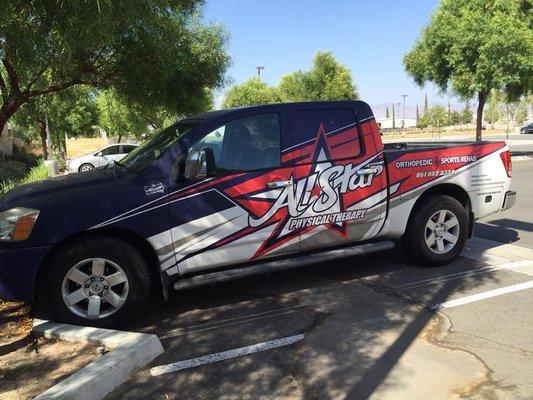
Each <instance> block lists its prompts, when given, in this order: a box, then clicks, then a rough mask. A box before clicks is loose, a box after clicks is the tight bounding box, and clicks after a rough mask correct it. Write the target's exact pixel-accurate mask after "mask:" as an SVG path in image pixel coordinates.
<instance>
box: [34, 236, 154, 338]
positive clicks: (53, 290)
mask: <svg viewBox="0 0 533 400" xmlns="http://www.w3.org/2000/svg"><path fill="white" fill-rule="evenodd" d="M40 282H41V284H40V286H39V300H38V302H39V305H38V309H39V308H42V309H44V311H45V313H46V314H47V315H48V316H49V317H50V318H52V319H53V320H54V321H60V322H66V323H70V324H75V325H91V326H97V327H106V328H115V327H118V326H120V325H121V324H123V323H124V322H125V321H126V320H132V319H134V318H135V317H136V316H137V315H138V313H139V312H140V310H141V309H142V308H143V306H144V305H145V303H146V301H147V299H148V296H149V293H150V287H151V286H150V272H149V268H148V264H147V262H146V260H145V258H144V257H143V255H142V254H141V253H140V252H139V251H138V250H137V249H136V248H134V247H133V246H131V245H130V244H128V243H127V242H125V241H122V240H120V239H115V238H111V237H102V238H89V239H82V240H80V241H78V242H75V243H74V244H72V245H70V246H68V247H66V248H64V249H62V250H60V251H59V252H58V253H57V254H56V255H55V256H53V257H52V259H51V260H50V262H48V263H47V265H45V266H43V270H42V271H41V273H40ZM67 303H68V304H67Z"/></svg>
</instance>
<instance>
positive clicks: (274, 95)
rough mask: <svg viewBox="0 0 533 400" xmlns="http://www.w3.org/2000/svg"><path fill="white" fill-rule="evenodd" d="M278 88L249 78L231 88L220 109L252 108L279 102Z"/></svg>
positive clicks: (257, 79)
mask: <svg viewBox="0 0 533 400" xmlns="http://www.w3.org/2000/svg"><path fill="white" fill-rule="evenodd" d="M281 101H282V100H281V95H280V93H279V90H278V88H276V87H273V86H269V85H267V84H266V83H265V82H263V81H262V80H261V79H259V78H251V79H248V80H247V81H246V82H243V83H241V84H240V85H235V86H233V87H231V88H230V89H229V90H228V92H227V93H226V97H225V98H224V101H223V102H222V107H224V108H231V107H240V106H253V105H258V104H269V103H279V102H281Z"/></svg>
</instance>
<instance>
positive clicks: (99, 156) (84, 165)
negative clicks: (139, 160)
mask: <svg viewBox="0 0 533 400" xmlns="http://www.w3.org/2000/svg"><path fill="white" fill-rule="evenodd" d="M137 146H138V145H136V144H129V143H118V144H111V145H109V146H106V147H103V148H101V149H99V150H97V151H95V152H94V153H90V154H86V155H84V156H80V157H75V158H71V159H69V160H68V161H67V164H68V171H69V172H85V171H90V170H92V169H95V168H97V167H102V166H104V165H107V164H109V163H110V162H113V161H120V160H122V159H123V158H124V157H125V156H126V154H128V153H129V152H130V151H132V150H133V149H134V148H136V147H137Z"/></svg>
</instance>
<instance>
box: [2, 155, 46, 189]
mask: <svg viewBox="0 0 533 400" xmlns="http://www.w3.org/2000/svg"><path fill="white" fill-rule="evenodd" d="M46 178H48V170H47V169H46V167H45V166H44V163H43V162H42V161H41V162H39V163H38V164H37V165H36V166H34V167H32V168H31V169H30V171H29V172H28V174H27V175H26V176H24V177H22V178H19V179H9V178H8V179H6V180H3V181H2V182H0V197H3V196H5V194H6V193H7V192H9V191H10V190H11V189H14V188H16V187H17V186H21V185H25V184H27V183H32V182H37V181H41V180H43V179H46Z"/></svg>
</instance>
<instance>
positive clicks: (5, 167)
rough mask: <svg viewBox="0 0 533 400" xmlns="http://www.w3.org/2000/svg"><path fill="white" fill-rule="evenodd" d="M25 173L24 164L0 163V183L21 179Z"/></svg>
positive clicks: (16, 162)
mask: <svg viewBox="0 0 533 400" xmlns="http://www.w3.org/2000/svg"><path fill="white" fill-rule="evenodd" d="M26 172H27V168H26V164H24V163H21V162H20V161H5V162H0V182H5V181H12V180H17V179H21V178H22V177H23V176H24V174H26Z"/></svg>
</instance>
